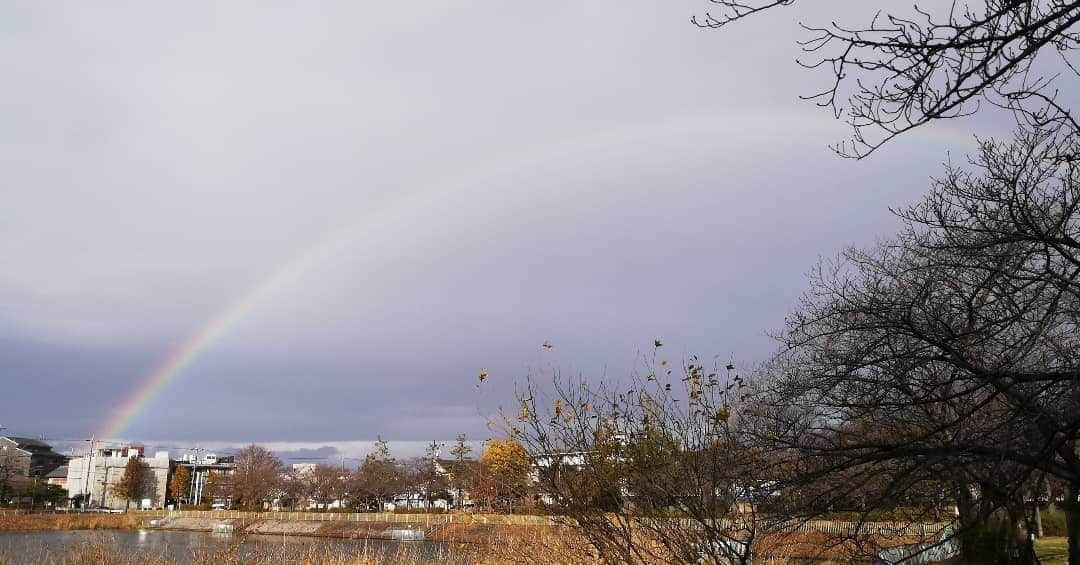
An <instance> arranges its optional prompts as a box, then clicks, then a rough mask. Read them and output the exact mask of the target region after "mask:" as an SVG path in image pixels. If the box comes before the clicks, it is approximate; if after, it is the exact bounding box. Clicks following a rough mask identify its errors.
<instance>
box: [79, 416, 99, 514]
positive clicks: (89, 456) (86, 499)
mask: <svg viewBox="0 0 1080 565" xmlns="http://www.w3.org/2000/svg"><path fill="white" fill-rule="evenodd" d="M96 438H97V435H96V434H91V435H90V439H88V440H86V441H88V442H90V449H89V450H88V451H87V453H86V471H85V472H84V473H83V503H82V506H83V509H84V510H85V509H86V507H87V506H89V503H90V470H91V469H93V462H94V439H96Z"/></svg>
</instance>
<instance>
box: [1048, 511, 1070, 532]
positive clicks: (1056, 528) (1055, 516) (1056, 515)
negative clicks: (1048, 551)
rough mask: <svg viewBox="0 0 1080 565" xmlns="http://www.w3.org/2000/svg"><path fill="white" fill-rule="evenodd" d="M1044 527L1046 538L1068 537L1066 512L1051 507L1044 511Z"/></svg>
mask: <svg viewBox="0 0 1080 565" xmlns="http://www.w3.org/2000/svg"><path fill="white" fill-rule="evenodd" d="M1042 527H1043V535H1044V536H1067V535H1069V533H1068V531H1067V530H1066V529H1065V512H1064V511H1063V510H1062V509H1060V508H1055V507H1050V508H1047V509H1046V510H1043V511H1042Z"/></svg>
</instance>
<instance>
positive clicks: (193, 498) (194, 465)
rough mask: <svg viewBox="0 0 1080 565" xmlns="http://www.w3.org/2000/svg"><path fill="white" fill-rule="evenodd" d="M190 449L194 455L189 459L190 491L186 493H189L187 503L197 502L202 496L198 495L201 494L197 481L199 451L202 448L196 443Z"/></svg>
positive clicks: (200, 486)
mask: <svg viewBox="0 0 1080 565" xmlns="http://www.w3.org/2000/svg"><path fill="white" fill-rule="evenodd" d="M191 451H192V453H194V457H192V459H191V491H190V492H189V493H188V494H190V496H189V497H188V503H189V504H198V503H199V499H200V498H202V497H201V496H200V495H201V494H202V485H200V484H199V481H198V476H199V452H200V451H202V448H200V447H199V446H198V445H196V446H195V447H193V448H191Z"/></svg>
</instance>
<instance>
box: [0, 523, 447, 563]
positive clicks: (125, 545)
mask: <svg viewBox="0 0 1080 565" xmlns="http://www.w3.org/2000/svg"><path fill="white" fill-rule="evenodd" d="M92 547H104V548H107V549H108V551H109V552H110V553H111V554H114V555H129V556H130V555H147V556H154V557H168V558H171V559H174V560H176V561H178V562H180V563H190V562H191V560H192V558H193V557H194V556H196V555H198V556H200V557H203V558H206V557H211V556H213V554H216V553H225V552H228V553H230V554H235V555H238V556H240V557H254V556H259V557H267V558H269V557H271V556H272V557H274V558H275V559H276V560H281V561H284V562H294V561H296V560H297V559H298V558H299V557H302V556H304V555H309V554H311V553H313V552H317V553H318V555H320V556H326V557H339V556H340V557H348V556H357V555H364V556H367V557H370V558H377V557H379V556H381V555H386V554H388V553H391V552H397V551H399V550H402V549H404V550H406V551H408V552H409V553H410V554H411V555H415V556H416V557H417V558H418V560H422V561H432V562H438V561H442V560H444V559H445V557H446V545H445V544H444V543H440V542H431V541H426V542H395V541H388V540H337V539H327V538H310V537H301V536H276V535H250V536H244V535H232V534H212V533H209V532H179V531H165V530H140V531H137V532H129V531H114V530H108V531H100V530H99V531H89V530H74V531H59V532H26V533H11V532H6V533H0V556H4V557H8V558H10V559H11V560H12V561H13V562H14V563H22V562H35V561H53V560H56V558H57V557H60V556H64V555H71V554H76V553H79V552H85V551H86V550H87V548H92ZM0 561H2V559H0ZM281 561H279V562H281Z"/></svg>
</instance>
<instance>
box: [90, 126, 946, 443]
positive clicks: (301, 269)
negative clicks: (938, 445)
mask: <svg viewBox="0 0 1080 565" xmlns="http://www.w3.org/2000/svg"><path fill="white" fill-rule="evenodd" d="M762 123H777V124H784V127H786V128H791V127H793V124H794V127H800V128H803V129H827V128H828V127H835V125H836V122H835V121H833V120H829V119H825V118H822V119H818V118H813V117H810V118H808V117H806V116H805V115H803V114H795V115H781V114H778V113H770V114H768V115H767V116H764V117H763V116H762V115H760V114H754V113H742V114H739V115H738V116H737V117H734V116H714V117H711V118H701V117H695V118H686V119H679V120H666V121H661V122H651V123H644V124H638V125H635V126H631V127H628V128H624V129H620V130H616V131H612V132H605V133H602V134H597V135H590V136H584V137H579V138H574V139H571V140H565V141H562V142H559V143H554V144H550V145H545V146H541V147H538V148H533V149H531V150H528V151H524V152H521V153H517V154H514V155H510V156H507V157H505V158H503V159H499V160H497V161H494V162H492V163H489V164H488V166H486V167H482V168H478V169H475V170H472V171H469V172H467V173H466V174H463V175H460V176H458V177H455V178H452V179H450V180H448V181H443V182H435V183H433V184H431V185H429V186H426V187H424V188H423V189H421V190H419V191H416V192H414V193H412V194H411V195H409V196H406V197H404V198H402V199H400V200H397V201H395V202H393V203H391V204H390V205H389V206H387V207H386V208H384V209H382V210H379V211H378V212H377V213H375V214H373V215H372V217H369V218H368V219H367V221H365V222H362V223H357V224H354V225H352V226H349V227H347V228H345V229H342V230H339V231H336V232H333V233H331V234H330V236H329V237H327V238H325V239H322V240H320V242H319V243H318V244H317V245H315V246H313V247H312V248H310V249H308V250H307V251H305V252H303V253H301V254H300V255H299V256H297V257H294V258H293V259H292V260H290V261H288V262H286V263H285V265H284V266H283V267H282V268H280V269H278V270H277V271H275V272H272V273H270V275H269V276H268V277H266V278H265V279H263V280H261V281H260V282H258V283H257V284H254V285H252V286H251V287H250V288H249V289H248V290H247V291H246V292H244V293H243V294H241V295H240V296H239V298H238V299H236V300H234V301H233V302H231V303H229V304H227V305H226V306H225V307H224V308H222V309H221V310H220V311H219V312H218V313H217V314H215V315H214V316H213V317H212V318H210V320H208V321H207V322H205V323H204V324H203V325H202V326H200V327H199V328H198V329H197V330H196V331H195V332H194V333H193V334H191V335H190V336H188V338H187V339H185V340H184V341H183V343H181V344H180V346H179V347H176V348H175V349H174V350H173V351H172V352H171V353H169V354H168V356H166V357H165V359H164V360H162V361H161V362H160V363H159V364H157V366H156V367H155V368H154V369H153V370H152V371H151V372H150V373H149V374H148V375H146V376H145V377H143V378H142V379H141V380H140V382H139V385H138V386H137V387H136V388H135V390H134V391H132V392H131V393H130V394H129V395H128V396H127V397H126V399H125V400H124V402H122V403H121V404H120V405H119V406H118V407H117V408H116V409H115V410H114V411H113V412H112V413H111V414H110V415H109V417H108V419H107V420H106V422H105V423H104V425H103V426H102V428H101V429H100V431H99V432H98V435H97V437H99V438H121V437H123V434H124V433H125V431H126V430H127V429H128V427H129V426H130V425H131V424H132V423H133V422H134V421H135V420H136V419H137V418H138V416H139V414H140V413H142V412H143V410H145V409H146V407H147V406H148V405H150V404H151V403H152V402H153V400H154V398H155V397H156V396H157V395H158V393H159V392H160V391H161V390H162V389H163V388H165V387H166V385H168V384H169V383H170V382H171V381H173V380H174V379H176V378H177V377H178V376H179V375H181V374H183V372H184V369H186V368H187V367H189V366H190V365H191V364H192V362H194V361H195V360H196V359H198V358H199V357H200V356H201V355H202V354H203V353H204V352H206V351H207V350H208V349H209V348H210V346H211V345H212V344H214V343H215V342H216V341H218V340H219V339H221V338H222V336H224V335H225V334H226V333H227V332H228V331H229V330H230V329H232V328H233V327H234V326H236V325H237V324H238V323H239V322H240V321H241V320H243V319H244V318H246V317H247V316H248V315H249V314H250V313H251V311H252V310H254V309H255V308H256V307H257V306H258V305H259V304H261V303H263V302H264V301H266V300H267V299H269V298H270V297H272V296H273V295H275V294H277V293H278V292H280V291H281V290H283V289H284V288H287V287H289V286H291V285H293V284H294V283H296V282H297V281H298V280H299V279H301V278H303V276H304V275H305V274H307V273H308V272H310V271H312V270H313V269H315V268H316V267H318V266H319V265H321V264H323V263H324V262H326V261H328V260H329V259H331V258H333V257H334V256H335V255H337V254H338V253H340V252H341V251H343V250H345V249H347V248H350V247H352V246H353V245H354V244H355V243H357V242H360V241H364V240H365V238H366V239H369V240H376V241H377V239H378V234H379V233H380V230H387V229H390V228H393V226H394V225H400V224H399V222H404V221H410V217H409V216H410V214H412V213H413V212H415V211H416V210H418V209H423V207H424V206H428V208H429V209H434V210H439V208H438V207H436V206H431V204H433V203H435V202H437V201H438V199H439V197H441V196H454V195H457V194H459V193H460V191H462V190H469V189H472V188H474V187H475V186H476V185H479V184H480V183H481V182H483V181H486V180H492V179H496V178H499V177H502V176H504V175H508V174H511V173H514V172H518V171H521V170H525V169H528V168H530V167H537V166H539V165H542V164H545V163H549V162H552V161H557V160H560V159H564V158H567V157H571V156H574V155H578V154H584V153H587V152H590V151H596V150H599V149H603V148H607V147H611V146H616V145H625V144H632V143H640V142H643V141H648V140H652V139H656V138H663V137H675V136H684V135H687V134H692V133H705V132H717V131H725V130H726V131H728V132H730V133H731V134H732V135H734V136H738V137H742V136H743V135H744V134H745V131H747V130H748V129H749V128H760V127H761V125H762ZM947 137H954V136H951V135H950V136H947ZM965 139H967V138H965ZM381 233H387V232H385V231H383V232H381Z"/></svg>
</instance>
